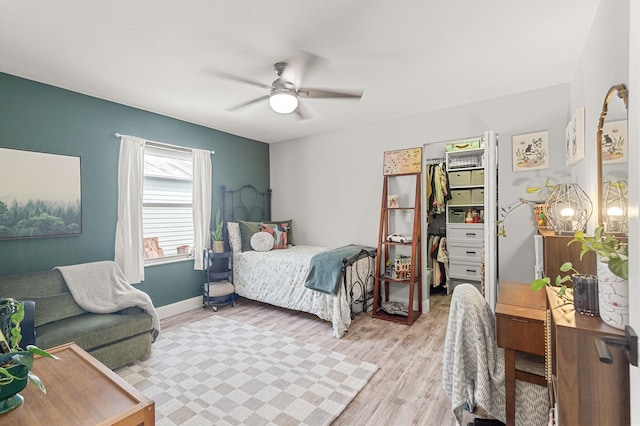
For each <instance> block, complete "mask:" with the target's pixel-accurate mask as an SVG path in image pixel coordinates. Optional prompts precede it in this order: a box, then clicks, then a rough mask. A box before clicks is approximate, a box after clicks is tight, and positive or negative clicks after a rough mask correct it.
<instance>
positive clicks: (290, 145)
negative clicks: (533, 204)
mask: <svg viewBox="0 0 640 426" xmlns="http://www.w3.org/2000/svg"><path fill="white" fill-rule="evenodd" d="M523 78H526V74H523ZM568 111H569V86H568V84H567V85H560V86H555V87H550V88H545V89H541V90H537V91H534V92H528V93H522V94H519V95H514V96H508V97H503V98H497V99H491V100H487V101H483V102H478V103H474V104H468V105H462V106H459V107H454V108H448V109H444V110H439V111H433V112H427V113H424V114H420V115H416V116H413V117H407V118H404V119H399V120H393V121H388V122H382V123H377V124H374V125H371V126H367V127H361V128H357V129H351V130H345V131H341V132H336V133H331V134H324V135H319V136H314V137H308V138H303V139H299V140H293V141H287V142H281V143H276V144H271V145H270V158H271V187H272V189H273V215H272V216H273V217H274V218H283V219H288V218H293V219H294V221H295V223H294V226H295V234H296V242H299V243H301V244H317V245H325V246H339V245H343V244H349V243H360V244H368V245H372V246H376V245H377V237H378V227H379V221H380V206H381V202H382V200H381V195H382V160H383V155H384V152H385V151H391V150H395V149H403V148H412V147H421V146H423V145H424V144H425V143H433V142H441V141H446V140H452V139H457V138H465V137H469V136H477V135H481V134H482V133H483V132H484V131H485V130H489V129H491V130H494V131H496V132H497V133H498V134H499V144H500V148H499V152H500V154H499V163H500V166H499V194H500V205H503V206H506V205H509V204H511V203H512V202H513V201H516V200H517V199H518V198H519V197H521V196H524V195H525V189H526V188H527V187H528V186H531V185H538V184H542V183H544V180H545V178H546V177H548V176H549V177H552V178H557V177H559V176H562V175H568V172H567V171H565V170H564V162H565V160H564V132H565V126H566V123H567V122H568V120H569V117H568ZM544 129H547V130H549V137H550V157H551V167H552V168H551V169H548V170H542V171H533V172H519V173H513V172H512V165H511V136H512V135H513V134H519V133H528V132H532V131H538V130H544ZM442 154H443V155H444V152H443V153H442ZM285 216H286V217H285ZM507 232H508V233H509V236H508V238H506V239H501V240H500V242H499V250H500V254H499V256H500V259H499V260H500V261H499V269H500V277H501V279H503V280H510V281H521V282H528V281H530V280H532V279H533V238H532V235H533V233H534V226H533V221H532V218H531V214H530V210H527V209H526V208H524V207H523V208H521V209H519V210H517V211H515V212H514V213H513V214H512V215H511V216H510V217H509V219H508V222H507Z"/></svg>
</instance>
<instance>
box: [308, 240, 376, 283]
mask: <svg viewBox="0 0 640 426" xmlns="http://www.w3.org/2000/svg"><path fill="white" fill-rule="evenodd" d="M371 250H374V248H373V247H366V246H360V245H356V244H349V245H348V246H343V247H338V248H336V249H332V250H327V251H323V252H320V253H318V254H316V255H314V256H313V257H312V258H311V263H310V264H309V273H308V275H307V278H306V280H305V282H304V286H305V287H307V288H309V289H311V290H315V291H320V292H322V293H327V294H333V295H336V294H338V289H339V288H340V281H341V280H342V266H343V262H342V259H347V260H348V261H349V262H352V261H355V260H358V259H359V258H360V256H361V255H363V251H364V252H369V251H371Z"/></svg>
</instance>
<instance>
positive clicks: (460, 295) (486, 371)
mask: <svg viewBox="0 0 640 426" xmlns="http://www.w3.org/2000/svg"><path fill="white" fill-rule="evenodd" d="M523 355H525V354H518V356H517V357H516V368H517V369H519V370H524V371H529V372H531V373H537V374H542V373H543V372H544V363H542V364H540V363H539V362H535V361H534V360H533V359H532V358H531V357H528V356H526V355H525V356H523ZM442 364H443V365H442V370H443V372H442V383H443V386H444V390H445V392H446V394H447V396H448V397H449V399H450V400H451V407H452V410H453V414H454V416H455V418H456V421H457V423H458V425H460V424H461V422H462V410H463V407H464V406H465V405H466V406H467V407H469V409H470V410H473V409H474V408H475V406H476V405H478V406H480V407H482V408H483V409H484V410H486V411H487V412H488V413H489V414H491V415H492V416H493V417H495V418H496V419H498V420H500V421H502V422H505V421H506V420H505V418H506V411H505V410H506V408H505V407H506V400H505V372H504V350H503V349H502V348H499V347H498V345H497V343H496V335H495V316H494V315H493V312H492V311H491V308H490V307H489V304H488V303H487V302H486V301H485V299H484V297H483V296H482V295H481V294H480V292H479V291H478V290H477V289H476V288H475V287H474V286H473V285H471V284H459V285H457V286H456V287H455V289H454V292H453V296H452V298H451V306H450V310H449V323H448V326H447V334H446V340H445V346H444V356H443V361H442ZM547 406H548V392H547V388H545V387H542V386H538V385H534V384H532V383H527V382H522V381H517V382H516V425H532V426H533V425H546V424H547V423H548V418H547V413H548V411H547Z"/></svg>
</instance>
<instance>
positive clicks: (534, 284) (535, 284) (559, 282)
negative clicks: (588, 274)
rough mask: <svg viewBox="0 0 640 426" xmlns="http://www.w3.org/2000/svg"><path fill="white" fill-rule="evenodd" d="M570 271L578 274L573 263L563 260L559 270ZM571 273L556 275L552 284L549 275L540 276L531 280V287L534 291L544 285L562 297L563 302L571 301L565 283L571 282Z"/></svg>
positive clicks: (571, 298)
mask: <svg viewBox="0 0 640 426" xmlns="http://www.w3.org/2000/svg"><path fill="white" fill-rule="evenodd" d="M569 271H572V272H573V273H575V274H579V273H580V272H578V271H577V270H575V269H574V268H573V264H572V263H571V262H565V263H563V264H562V265H561V266H560V272H569ZM571 275H573V274H569V275H560V274H558V275H557V276H556V279H555V281H554V282H553V284H552V283H551V278H550V277H542V278H538V279H535V280H533V281H531V284H530V286H531V288H532V289H533V290H535V291H540V290H542V289H543V288H544V287H549V288H550V289H551V290H553V291H554V292H555V293H556V294H557V295H558V297H559V298H560V299H562V300H563V301H564V302H565V303H573V297H572V296H571V294H569V293H567V288H568V287H567V283H568V282H572V280H571Z"/></svg>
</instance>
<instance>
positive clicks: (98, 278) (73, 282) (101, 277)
mask: <svg viewBox="0 0 640 426" xmlns="http://www.w3.org/2000/svg"><path fill="white" fill-rule="evenodd" d="M54 269H57V270H59V271H60V273H61V274H62V276H63V277H64V280H65V282H66V283H67V287H69V291H70V292H71V295H72V296H73V298H74V299H75V301H76V303H77V304H78V305H79V306H80V307H81V308H82V309H84V310H87V311H89V312H95V313H98V314H110V313H113V312H117V311H120V310H122V309H126V308H131V307H134V306H137V307H139V308H141V309H143V310H144V311H145V312H147V313H148V314H149V315H151V317H152V318H153V330H152V332H151V336H152V338H153V341H155V340H156V337H157V336H158V334H160V319H159V318H158V313H157V312H156V309H155V307H154V306H153V303H152V302H151V298H150V297H149V295H148V294H147V293H145V292H143V291H141V290H138V289H136V288H134V287H133V286H132V285H131V284H129V282H128V281H127V279H126V278H125V276H124V273H123V272H122V270H121V269H120V267H119V266H118V265H117V264H116V263H115V262H113V261H101V262H91V263H81V264H77V265H69V266H56V267H55V268H54Z"/></svg>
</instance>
